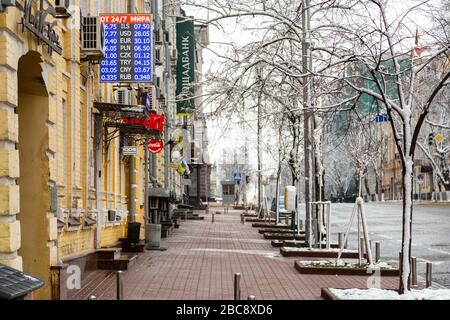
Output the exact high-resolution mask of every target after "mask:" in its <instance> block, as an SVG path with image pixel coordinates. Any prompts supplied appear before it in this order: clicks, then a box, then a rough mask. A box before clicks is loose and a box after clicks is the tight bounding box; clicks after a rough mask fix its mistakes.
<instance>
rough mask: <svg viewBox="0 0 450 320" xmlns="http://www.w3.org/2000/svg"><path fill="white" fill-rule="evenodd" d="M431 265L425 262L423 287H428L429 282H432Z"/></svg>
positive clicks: (429, 285)
mask: <svg viewBox="0 0 450 320" xmlns="http://www.w3.org/2000/svg"><path fill="white" fill-rule="evenodd" d="M432 267H433V265H432V264H431V262H427V273H426V284H425V287H426V288H429V287H431V283H432V272H433V268H432Z"/></svg>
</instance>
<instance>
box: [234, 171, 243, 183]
mask: <svg viewBox="0 0 450 320" xmlns="http://www.w3.org/2000/svg"><path fill="white" fill-rule="evenodd" d="M233 180H234V181H235V182H240V181H241V180H242V175H241V173H240V172H235V173H233Z"/></svg>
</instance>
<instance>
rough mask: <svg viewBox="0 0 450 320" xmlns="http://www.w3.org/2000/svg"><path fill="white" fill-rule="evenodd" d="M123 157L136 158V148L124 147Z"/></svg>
mask: <svg viewBox="0 0 450 320" xmlns="http://www.w3.org/2000/svg"><path fill="white" fill-rule="evenodd" d="M122 151H123V155H124V156H137V153H138V152H137V147H134V146H126V147H123V150H122Z"/></svg>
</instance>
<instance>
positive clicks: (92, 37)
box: [82, 17, 100, 50]
mask: <svg viewBox="0 0 450 320" xmlns="http://www.w3.org/2000/svg"><path fill="white" fill-rule="evenodd" d="M97 26H98V17H83V38H82V41H83V43H82V46H83V49H85V50H90V49H92V50H97V49H99V47H98V43H99V38H98V37H99V36H100V35H99V34H98V27H97Z"/></svg>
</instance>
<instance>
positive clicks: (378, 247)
mask: <svg viewBox="0 0 450 320" xmlns="http://www.w3.org/2000/svg"><path fill="white" fill-rule="evenodd" d="M380 258H381V244H380V241H377V242H375V262H377V263H378V262H380Z"/></svg>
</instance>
